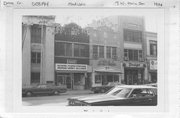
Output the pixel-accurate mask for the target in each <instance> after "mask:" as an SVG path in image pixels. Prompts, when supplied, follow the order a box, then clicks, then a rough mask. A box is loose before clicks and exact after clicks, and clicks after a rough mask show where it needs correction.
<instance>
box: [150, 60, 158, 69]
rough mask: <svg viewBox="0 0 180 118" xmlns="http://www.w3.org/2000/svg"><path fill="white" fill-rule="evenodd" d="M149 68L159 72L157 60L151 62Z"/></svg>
mask: <svg viewBox="0 0 180 118" xmlns="http://www.w3.org/2000/svg"><path fill="white" fill-rule="evenodd" d="M149 68H150V70H157V60H150V61H149Z"/></svg>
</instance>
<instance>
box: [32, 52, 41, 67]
mask: <svg viewBox="0 0 180 118" xmlns="http://www.w3.org/2000/svg"><path fill="white" fill-rule="evenodd" d="M31 63H34V64H39V63H41V52H31Z"/></svg>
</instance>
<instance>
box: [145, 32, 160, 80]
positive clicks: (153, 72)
mask: <svg viewBox="0 0 180 118" xmlns="http://www.w3.org/2000/svg"><path fill="white" fill-rule="evenodd" d="M145 37H146V47H147V48H146V52H147V53H146V54H147V55H146V59H147V65H148V80H149V82H150V83H156V82H157V33H154V32H146V33H145Z"/></svg>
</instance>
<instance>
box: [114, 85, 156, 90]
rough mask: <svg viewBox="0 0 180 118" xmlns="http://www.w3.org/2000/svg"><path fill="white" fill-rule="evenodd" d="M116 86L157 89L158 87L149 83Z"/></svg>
mask: <svg viewBox="0 0 180 118" xmlns="http://www.w3.org/2000/svg"><path fill="white" fill-rule="evenodd" d="M116 87H119V88H154V89H156V87H153V86H147V85H117V86H116Z"/></svg>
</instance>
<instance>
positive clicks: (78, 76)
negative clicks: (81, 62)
mask: <svg viewBox="0 0 180 118" xmlns="http://www.w3.org/2000/svg"><path fill="white" fill-rule="evenodd" d="M81 78H82V74H79V73H75V74H74V85H81Z"/></svg>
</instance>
